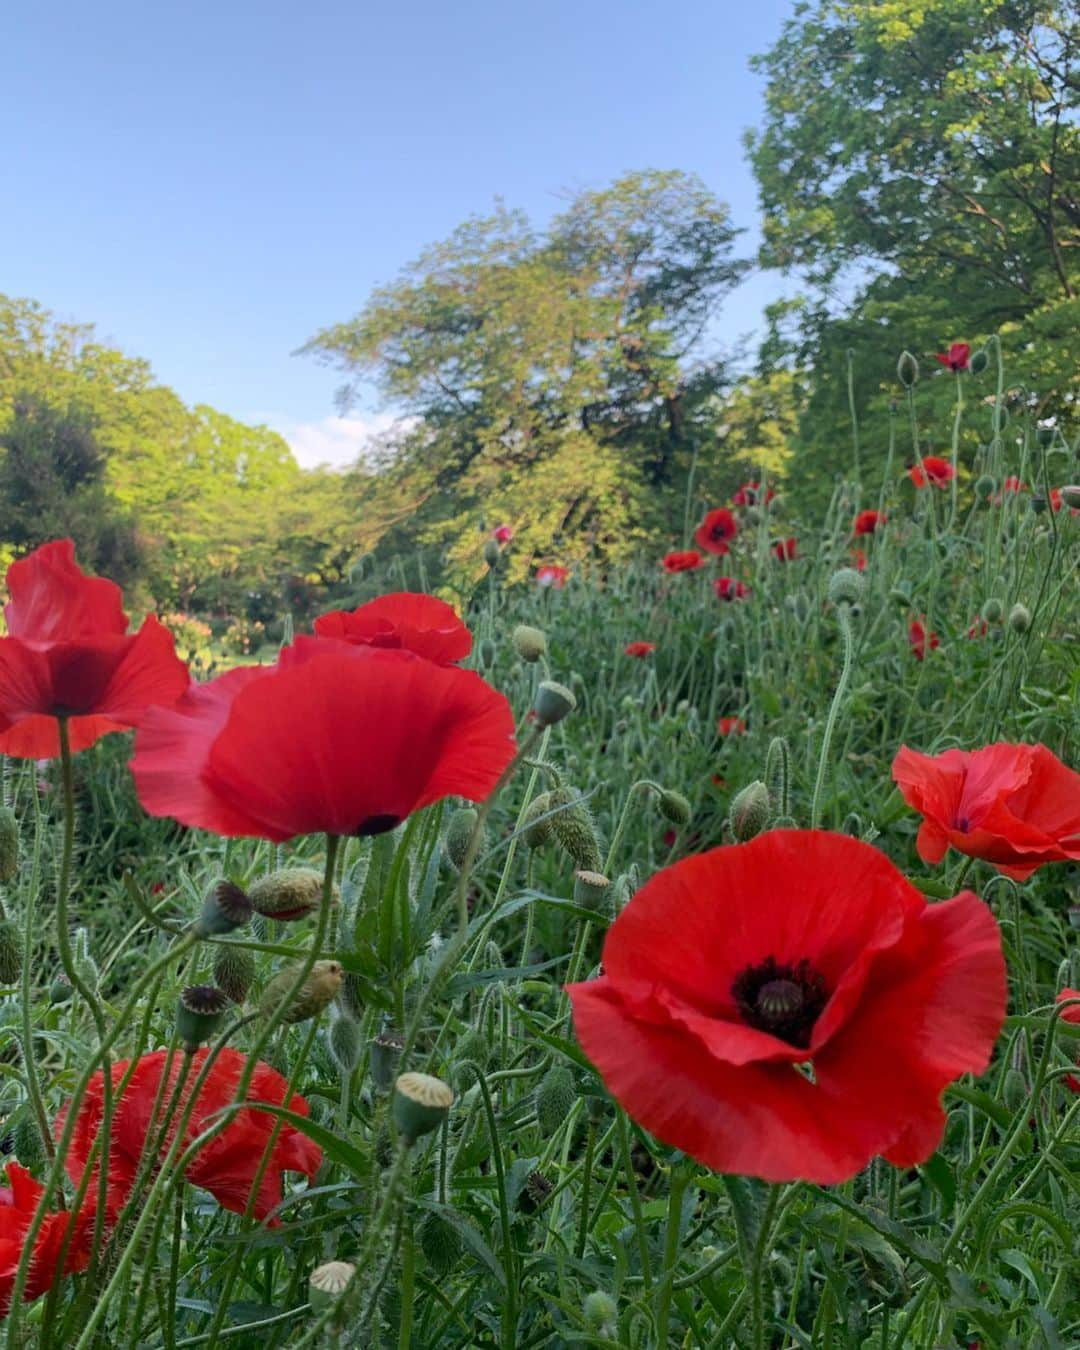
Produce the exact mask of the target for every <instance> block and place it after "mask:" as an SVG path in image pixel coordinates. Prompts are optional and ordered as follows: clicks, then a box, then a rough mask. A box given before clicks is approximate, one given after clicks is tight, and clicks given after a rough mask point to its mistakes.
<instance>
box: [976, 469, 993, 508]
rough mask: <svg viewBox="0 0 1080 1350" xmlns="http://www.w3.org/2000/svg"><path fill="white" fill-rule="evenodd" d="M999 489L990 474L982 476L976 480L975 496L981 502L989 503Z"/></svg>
mask: <svg viewBox="0 0 1080 1350" xmlns="http://www.w3.org/2000/svg"><path fill="white" fill-rule="evenodd" d="M996 488H997V481H996V480H995V479H994V478H992V477H991V476H990V474H988V473H984V474H981V475H980V476H979V477H978V478H976V480H975V496H976V498H977V499H978V500H979V501H981V502H986V501H989V500H990V498H991V497H992V496H993V495H994V491H995V489H996Z"/></svg>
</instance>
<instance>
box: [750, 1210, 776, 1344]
mask: <svg viewBox="0 0 1080 1350" xmlns="http://www.w3.org/2000/svg"><path fill="white" fill-rule="evenodd" d="M782 1190H783V1187H781V1186H770V1187H769V1193H768V1196H767V1197H766V1200H765V1207H764V1209H763V1210H762V1213H761V1223H760V1227H759V1228H758V1235H757V1241H756V1242H755V1243H754V1254H753V1258H752V1263H751V1267H750V1318H751V1326H752V1328H753V1347H754V1350H765V1347H766V1345H767V1341H766V1338H765V1281H764V1275H765V1270H764V1267H765V1258H766V1256H767V1255H768V1253H769V1249H770V1247H771V1245H772V1244H771V1237H772V1226H773V1217H774V1215H775V1214H776V1206H777V1205H778V1204H779V1202H780V1195H781V1192H782Z"/></svg>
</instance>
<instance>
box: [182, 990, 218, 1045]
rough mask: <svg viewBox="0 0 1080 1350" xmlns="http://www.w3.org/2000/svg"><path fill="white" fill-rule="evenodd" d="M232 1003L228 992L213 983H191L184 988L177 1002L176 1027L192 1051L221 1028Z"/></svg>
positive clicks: (184, 1043)
mask: <svg viewBox="0 0 1080 1350" xmlns="http://www.w3.org/2000/svg"><path fill="white" fill-rule="evenodd" d="M228 1007H229V999H228V996H227V995H226V994H224V993H223V992H222V991H221V990H220V989H217V988H215V987H214V985H212V984H190V985H188V987H187V988H186V989H181V991H180V998H179V999H178V1000H177V1004H176V1030H177V1031H178V1032H179V1034H180V1040H181V1043H182V1044H183V1047H184V1049H185V1050H186V1051H187V1052H188V1054H189V1055H193V1054H194V1053H195V1051H196V1050H198V1048H199V1046H200V1045H205V1044H206V1042H207V1041H208V1040H209V1039H210V1037H211V1036H212V1035H213V1034H214V1032H215V1031H217V1029H218V1027H220V1026H221V1023H222V1020H223V1018H224V1017H225V1013H226V1011H227V1010H228Z"/></svg>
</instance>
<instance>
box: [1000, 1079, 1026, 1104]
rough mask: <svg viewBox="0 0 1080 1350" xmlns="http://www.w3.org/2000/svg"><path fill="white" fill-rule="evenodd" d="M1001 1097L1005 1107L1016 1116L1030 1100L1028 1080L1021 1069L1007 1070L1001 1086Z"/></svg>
mask: <svg viewBox="0 0 1080 1350" xmlns="http://www.w3.org/2000/svg"><path fill="white" fill-rule="evenodd" d="M1001 1096H1002V1098H1003V1100H1004V1102H1005V1105H1006V1106H1007V1107H1008V1108H1009V1110H1010V1111H1012V1112H1013V1113H1014V1114H1015V1113H1016V1112H1017V1111H1019V1110H1020V1108H1021V1107H1022V1106H1023V1105H1024V1103H1025V1102H1026V1101H1027V1099H1028V1085H1027V1080H1026V1079H1025V1078H1024V1075H1023V1074H1022V1073H1021V1072H1020V1070H1019V1069H1006V1070H1005V1081H1004V1082H1003V1083H1002V1085H1001Z"/></svg>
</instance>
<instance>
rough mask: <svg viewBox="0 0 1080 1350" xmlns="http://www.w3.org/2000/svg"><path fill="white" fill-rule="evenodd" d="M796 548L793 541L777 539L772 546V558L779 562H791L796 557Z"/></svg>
mask: <svg viewBox="0 0 1080 1350" xmlns="http://www.w3.org/2000/svg"><path fill="white" fill-rule="evenodd" d="M796 547H797V543H796V541H795V540H794V539H778V540H777V541H776V543H775V544H773V546H772V551H773V556H774V557H775V558H776V559H777V561H779V562H791V560H792V559H793V558H795V557H796V556H797V554H796V551H795V550H796Z"/></svg>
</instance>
